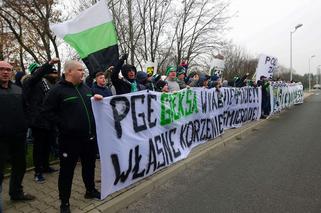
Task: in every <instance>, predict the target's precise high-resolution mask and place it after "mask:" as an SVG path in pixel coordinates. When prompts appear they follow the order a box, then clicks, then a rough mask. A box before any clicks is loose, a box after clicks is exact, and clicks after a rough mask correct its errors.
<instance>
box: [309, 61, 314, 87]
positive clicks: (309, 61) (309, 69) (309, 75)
mask: <svg viewBox="0 0 321 213" xmlns="http://www.w3.org/2000/svg"><path fill="white" fill-rule="evenodd" d="M314 57H315V55H311V56H310V57H309V92H310V91H311V72H310V67H311V59H312V58H314Z"/></svg>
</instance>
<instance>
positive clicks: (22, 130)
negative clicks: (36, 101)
mask: <svg viewBox="0 0 321 213" xmlns="http://www.w3.org/2000/svg"><path fill="white" fill-rule="evenodd" d="M12 75H13V71H12V66H11V65H10V64H8V63H7V62H4V61H0V103H1V104H0V198H1V192H2V181H3V172H4V166H5V163H6V162H7V160H10V162H11V166H12V167H11V176H10V188H9V195H10V197H11V200H33V199H34V198H35V197H34V196H32V195H28V194H26V193H24V192H23V189H22V185H21V184H22V180H23V176H24V174H25V171H26V150H25V147H26V131H27V126H26V122H25V117H24V112H23V100H22V92H21V88H20V87H18V86H16V85H14V84H13V83H12V82H11V81H10V79H11V77H12ZM1 200H2V199H0V212H1V211H2V207H1Z"/></svg>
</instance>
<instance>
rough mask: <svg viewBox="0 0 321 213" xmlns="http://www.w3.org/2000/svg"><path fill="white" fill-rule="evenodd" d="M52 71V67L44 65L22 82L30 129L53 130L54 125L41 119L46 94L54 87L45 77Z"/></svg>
mask: <svg viewBox="0 0 321 213" xmlns="http://www.w3.org/2000/svg"><path fill="white" fill-rule="evenodd" d="M51 71H52V65H49V64H44V65H43V66H41V67H40V68H38V69H37V70H35V71H34V72H33V73H32V74H31V75H29V76H26V78H25V79H24V80H23V82H22V91H23V96H24V100H25V103H26V116H27V120H28V125H29V126H30V127H37V128H43V129H52V128H53V127H52V125H50V123H49V122H48V121H46V120H45V119H43V118H42V117H41V114H40V113H41V111H42V107H43V102H44V99H45V96H46V93H47V92H48V91H49V90H50V89H51V88H52V87H53V85H52V84H50V83H49V82H48V81H47V80H46V79H44V76H45V75H47V74H49V73H50V72H51Z"/></svg>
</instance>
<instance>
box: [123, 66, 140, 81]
mask: <svg viewBox="0 0 321 213" xmlns="http://www.w3.org/2000/svg"><path fill="white" fill-rule="evenodd" d="M131 70H133V71H134V72H135V74H137V70H136V67H135V66H134V65H130V64H124V65H123V66H122V68H121V74H122V75H123V76H124V78H126V79H127V78H128V76H127V74H128V72H129V71H131Z"/></svg>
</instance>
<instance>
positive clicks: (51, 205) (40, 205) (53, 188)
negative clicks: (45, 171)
mask: <svg viewBox="0 0 321 213" xmlns="http://www.w3.org/2000/svg"><path fill="white" fill-rule="evenodd" d="M54 167H55V168H58V167H59V165H54ZM33 175H34V172H33V171H29V172H26V174H25V177H24V180H23V186H24V191H25V192H27V193H30V194H32V195H35V196H36V200H34V201H31V202H12V201H10V197H9V195H8V186H9V178H6V179H5V180H4V182H3V192H2V193H3V194H2V196H3V212H4V213H13V212H25V213H27V212H46V213H57V212H59V205H60V202H59V199H58V172H56V173H54V174H50V175H46V176H45V178H46V182H45V183H42V184H39V183H36V182H35V181H34V177H33ZM98 179H100V162H99V161H97V162H96V180H98ZM96 187H97V189H99V188H100V183H96ZM84 194H85V186H84V184H83V182H82V178H81V166H80V163H78V165H77V167H76V169H75V174H74V180H73V185H72V193H71V199H70V204H71V209H72V212H73V213H74V212H75V213H77V212H78V213H80V212H87V211H89V210H92V209H94V208H95V206H97V205H100V204H101V201H94V200H87V199H84Z"/></svg>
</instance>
